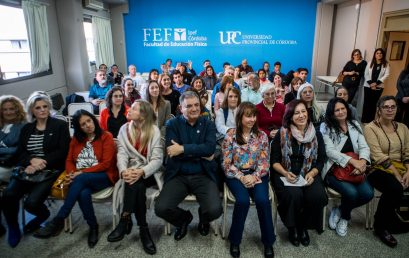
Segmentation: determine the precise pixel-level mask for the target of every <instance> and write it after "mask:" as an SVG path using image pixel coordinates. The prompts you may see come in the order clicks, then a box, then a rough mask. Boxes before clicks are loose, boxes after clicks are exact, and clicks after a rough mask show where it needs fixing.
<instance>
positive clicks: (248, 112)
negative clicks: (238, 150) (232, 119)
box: [236, 101, 259, 145]
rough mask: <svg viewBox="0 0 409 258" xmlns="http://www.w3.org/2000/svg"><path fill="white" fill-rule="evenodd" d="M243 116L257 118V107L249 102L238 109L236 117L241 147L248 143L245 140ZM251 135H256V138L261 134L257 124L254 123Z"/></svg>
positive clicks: (238, 141)
mask: <svg viewBox="0 0 409 258" xmlns="http://www.w3.org/2000/svg"><path fill="white" fill-rule="evenodd" d="M243 116H257V108H256V106H255V105H254V104H253V103H251V102H248V101H245V102H242V103H241V104H240V106H239V108H238V111H237V115H236V140H237V143H238V144H239V145H243V144H246V141H245V140H244V139H243V125H242V123H241V120H243ZM251 133H254V134H255V135H256V136H258V134H259V130H258V125H257V122H256V123H254V126H253V128H251Z"/></svg>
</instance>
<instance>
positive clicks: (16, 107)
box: [0, 95, 27, 236]
mask: <svg viewBox="0 0 409 258" xmlns="http://www.w3.org/2000/svg"><path fill="white" fill-rule="evenodd" d="M26 115H27V114H26V112H25V111H24V104H23V102H22V101H21V99H19V98H17V97H15V96H12V95H3V96H1V97H0V184H3V183H8V182H10V177H11V172H12V170H13V168H12V166H13V165H14V164H13V162H11V159H12V157H13V155H14V154H15V153H16V150H17V145H18V139H19V137H20V131H21V128H23V126H24V124H25V123H26ZM2 210H3V203H2V201H1V197H0V236H2V235H4V234H5V233H6V229H5V228H4V226H3V225H2V223H1V217H2V216H1V213H2Z"/></svg>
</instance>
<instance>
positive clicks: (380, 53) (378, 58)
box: [361, 48, 389, 123]
mask: <svg viewBox="0 0 409 258" xmlns="http://www.w3.org/2000/svg"><path fill="white" fill-rule="evenodd" d="M388 77H389V63H388V61H386V53H385V50H383V49H382V48H377V49H376V50H375V52H374V53H373V57H372V61H371V64H370V65H367V66H366V69H365V79H364V80H365V81H364V104H363V108H362V118H361V122H362V123H370V122H372V121H373V120H374V118H375V113H376V110H377V108H376V103H377V102H378V100H379V98H380V97H381V96H382V92H383V89H384V88H385V84H384V82H385V80H386V79H387V78H388Z"/></svg>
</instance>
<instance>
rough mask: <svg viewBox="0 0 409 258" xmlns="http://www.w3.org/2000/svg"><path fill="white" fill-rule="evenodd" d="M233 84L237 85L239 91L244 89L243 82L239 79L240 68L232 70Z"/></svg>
mask: <svg viewBox="0 0 409 258" xmlns="http://www.w3.org/2000/svg"><path fill="white" fill-rule="evenodd" d="M234 83H236V84H237V85H239V88H240V90H243V89H244V86H245V82H244V80H243V78H241V74H240V68H239V67H238V66H236V67H235V68H234Z"/></svg>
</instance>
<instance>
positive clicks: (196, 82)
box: [190, 76, 209, 106]
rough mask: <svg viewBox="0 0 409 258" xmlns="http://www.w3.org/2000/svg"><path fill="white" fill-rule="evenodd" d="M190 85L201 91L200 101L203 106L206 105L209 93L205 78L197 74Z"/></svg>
mask: <svg viewBox="0 0 409 258" xmlns="http://www.w3.org/2000/svg"><path fill="white" fill-rule="evenodd" d="M190 86H191V87H192V88H194V89H195V90H197V92H198V93H199V97H200V103H201V104H202V105H203V106H206V104H207V101H208V100H209V94H208V93H207V90H206V85H205V81H204V79H203V78H202V77H200V76H195V77H193V80H192V83H191V85H190Z"/></svg>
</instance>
